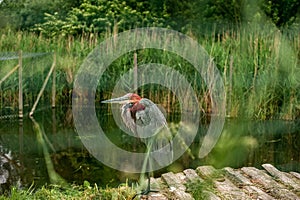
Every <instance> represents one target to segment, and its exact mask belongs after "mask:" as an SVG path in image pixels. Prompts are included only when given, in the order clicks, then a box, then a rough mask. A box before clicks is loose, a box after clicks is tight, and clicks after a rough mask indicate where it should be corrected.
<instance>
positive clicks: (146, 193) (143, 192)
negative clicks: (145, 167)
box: [141, 172, 159, 195]
mask: <svg viewBox="0 0 300 200" xmlns="http://www.w3.org/2000/svg"><path fill="white" fill-rule="evenodd" d="M147 178H148V184H147V189H146V190H144V191H142V192H141V195H148V194H149V193H150V192H159V191H158V190H151V188H150V186H151V184H150V172H148V173H147Z"/></svg>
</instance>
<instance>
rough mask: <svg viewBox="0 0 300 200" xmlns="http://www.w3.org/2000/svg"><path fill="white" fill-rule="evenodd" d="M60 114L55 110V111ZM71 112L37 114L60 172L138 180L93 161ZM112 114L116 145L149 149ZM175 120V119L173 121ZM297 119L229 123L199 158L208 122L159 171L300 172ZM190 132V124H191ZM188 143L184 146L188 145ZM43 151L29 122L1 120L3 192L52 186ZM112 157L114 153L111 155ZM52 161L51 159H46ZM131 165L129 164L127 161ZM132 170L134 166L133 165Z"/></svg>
mask: <svg viewBox="0 0 300 200" xmlns="http://www.w3.org/2000/svg"><path fill="white" fill-rule="evenodd" d="M54 111H55V112H54ZM71 113H72V112H71V110H70V108H65V107H63V108H57V109H56V110H52V109H49V110H43V111H42V112H37V113H36V115H35V120H36V122H37V123H38V124H39V125H40V127H41V129H42V131H43V132H44V136H43V138H44V140H45V144H46V146H47V149H48V153H49V156H50V159H51V161H52V163H53V167H54V170H55V172H56V173H58V175H59V176H61V177H62V178H63V179H65V180H66V181H68V182H70V183H78V184H82V183H83V181H84V180H88V181H89V182H91V183H97V184H98V185H99V186H102V187H105V186H107V185H108V186H117V185H118V184H119V183H121V182H125V181H126V180H128V181H129V183H131V182H134V181H137V180H138V178H139V174H128V173H127V174H126V173H122V172H119V171H117V170H113V169H111V168H109V167H106V166H105V165H103V164H102V163H100V162H99V161H97V160H96V159H95V158H93V157H92V156H91V155H90V154H89V153H88V151H87V150H86V149H85V147H84V146H83V145H82V143H81V140H80V139H79V137H78V135H77V133H76V131H75V130H74V127H73V123H72V115H71ZM106 113H107V112H106V110H104V111H103V110H101V109H99V110H98V113H97V115H98V116H101V118H100V117H99V121H100V123H101V126H105V128H106V131H107V133H106V135H107V137H108V138H109V139H110V140H111V141H113V143H114V144H116V145H118V146H119V147H121V148H124V149H128V150H131V151H141V152H143V151H144V150H145V147H144V146H143V144H141V143H139V142H138V141H137V140H136V139H135V138H133V137H131V136H128V135H127V134H125V133H123V132H122V131H120V129H119V128H118V127H117V125H116V124H115V122H114V119H113V117H112V116H111V115H107V114H106ZM171 119H172V120H171ZM168 120H169V126H170V128H171V129H172V130H173V131H174V130H176V129H177V128H178V126H179V125H178V123H177V122H178V121H179V119H176V116H169V119H168ZM299 127H300V126H299V123H298V122H292V121H280V120H277V121H242V120H237V119H235V120H233V119H230V120H227V122H226V124H225V127H224V130H223V133H222V135H221V137H220V140H219V141H218V143H217V145H216V146H215V148H214V149H213V151H212V152H211V153H210V154H209V155H208V156H207V157H205V158H203V159H197V155H198V153H199V147H200V145H201V142H202V139H203V136H204V135H205V133H206V131H207V124H205V123H204V124H202V125H201V126H200V128H199V130H198V135H197V137H196V140H195V142H194V143H193V144H192V145H191V146H190V149H189V151H187V152H186V153H185V154H184V155H183V156H181V157H180V158H179V159H178V160H177V161H176V162H175V163H173V164H172V165H170V166H168V167H166V168H165V169H161V170H159V171H157V172H156V173H155V176H159V174H160V173H163V172H166V171H173V172H178V171H181V170H183V169H186V168H196V167H197V166H199V165H206V164H211V165H213V166H215V167H217V168H221V167H225V166H230V167H235V168H236V167H242V166H255V167H260V165H261V164H262V163H272V164H274V165H275V166H276V167H278V168H279V169H281V170H284V171H285V170H286V171H297V172H299V171H300V140H299V139H300V138H299V137H300V128H299ZM187 128H188V126H187ZM182 145H184V144H182ZM44 152H45V151H44V150H43V147H42V146H41V145H40V143H39V141H38V140H37V134H36V132H35V131H34V129H33V122H32V121H31V120H30V119H29V118H24V119H23V121H22V122H21V123H20V121H19V120H12V119H11V120H1V121H0V186H1V187H0V193H3V192H4V191H5V190H7V189H9V187H10V186H11V185H14V186H16V187H29V186H30V185H31V184H32V183H33V182H34V184H35V185H36V187H39V186H41V185H43V184H45V183H50V178H49V175H48V170H47V165H46V164H45V163H46V160H45V156H44ZM108 156H109V155H108ZM46 159H47V158H46ZM124 164H125V163H124ZM127 164H128V167H130V164H133V163H127Z"/></svg>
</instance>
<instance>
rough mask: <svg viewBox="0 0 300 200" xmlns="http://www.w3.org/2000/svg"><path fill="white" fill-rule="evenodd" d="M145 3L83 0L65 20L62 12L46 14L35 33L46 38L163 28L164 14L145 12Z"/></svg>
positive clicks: (119, 0) (118, 0)
mask: <svg viewBox="0 0 300 200" xmlns="http://www.w3.org/2000/svg"><path fill="white" fill-rule="evenodd" d="M147 6H148V5H147V3H146V2H142V1H141V2H135V4H132V5H131V6H130V5H128V4H127V3H126V1H121V0H112V1H106V0H84V1H83V2H82V4H81V5H80V6H79V7H76V8H75V7H74V8H72V9H71V10H70V12H68V14H67V15H66V17H64V16H61V15H60V14H59V13H57V12H56V13H54V14H49V13H46V14H45V23H41V24H37V25H36V28H35V29H34V30H38V31H41V32H42V33H45V34H46V35H50V36H54V35H58V34H61V33H62V34H65V35H68V34H73V35H74V34H78V33H82V32H92V33H93V32H105V31H106V30H107V28H108V29H110V28H112V27H118V29H119V30H120V31H122V30H126V29H129V28H135V27H140V26H149V25H152V26H161V25H162V24H163V22H164V19H163V16H162V15H157V13H152V12H150V11H148V10H147V9H146V7H147Z"/></svg>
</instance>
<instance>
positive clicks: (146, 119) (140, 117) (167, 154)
mask: <svg viewBox="0 0 300 200" xmlns="http://www.w3.org/2000/svg"><path fill="white" fill-rule="evenodd" d="M139 103H140V104H142V105H143V106H144V107H145V109H144V110H140V111H138V112H137V113H136V130H137V134H138V136H139V137H140V138H142V139H143V140H144V141H145V143H147V144H146V145H147V146H148V148H151V149H150V150H151V154H152V155H153V158H154V159H155V161H156V162H158V164H160V165H161V166H166V165H168V164H170V163H172V161H173V143H172V134H171V132H170V130H169V128H168V126H167V121H166V118H165V116H164V115H163V113H162V112H161V111H160V109H159V108H158V107H157V106H156V105H155V104H154V103H153V102H152V101H150V100H149V99H146V98H143V99H141V100H140V102H139Z"/></svg>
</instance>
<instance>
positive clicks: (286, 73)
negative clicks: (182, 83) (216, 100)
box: [0, 27, 300, 120]
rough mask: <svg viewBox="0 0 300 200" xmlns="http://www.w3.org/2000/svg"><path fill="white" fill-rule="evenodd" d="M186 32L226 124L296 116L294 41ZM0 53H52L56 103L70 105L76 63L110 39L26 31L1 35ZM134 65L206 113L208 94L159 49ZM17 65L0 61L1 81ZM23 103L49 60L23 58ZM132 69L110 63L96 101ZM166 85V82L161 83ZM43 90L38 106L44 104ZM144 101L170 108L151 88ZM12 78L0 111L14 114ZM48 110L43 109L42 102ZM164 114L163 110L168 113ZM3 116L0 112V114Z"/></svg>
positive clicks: (127, 63) (164, 94)
mask: <svg viewBox="0 0 300 200" xmlns="http://www.w3.org/2000/svg"><path fill="white" fill-rule="evenodd" d="M204 32H205V31H203V34H201V33H198V34H193V33H191V32H189V33H187V34H188V35H189V36H191V37H192V38H194V39H195V40H197V41H198V42H199V43H200V44H201V45H202V47H203V48H204V49H205V50H206V51H207V52H208V54H209V55H210V56H211V57H212V58H213V60H214V62H215V64H216V65H217V67H218V69H219V71H220V73H221V75H222V78H223V81H224V85H225V89H226V109H227V111H226V112H227V115H228V116H229V117H243V118H251V119H262V120H263V119H287V120H293V119H296V118H299V116H300V93H299V86H300V64H299V57H300V36H299V34H296V33H282V32H280V31H278V30H276V29H271V30H264V29H263V28H261V27H244V28H235V29H230V30H228V29H227V30H212V31H210V32H209V34H208V33H207V32H205V33H204ZM0 34H1V37H0V43H1V47H0V52H2V53H4V52H17V51H19V50H20V49H21V50H22V51H23V52H55V53H56V54H57V73H56V76H57V77H56V80H57V99H56V101H57V103H59V104H64V105H65V104H67V105H70V104H71V95H72V84H73V81H74V77H75V75H76V72H77V70H78V68H79V67H80V65H81V63H82V62H83V60H84V58H85V57H86V56H87V55H88V53H89V52H91V51H92V50H93V48H94V47H96V46H97V45H98V44H99V43H100V42H101V41H103V40H104V39H105V38H107V37H108V36H110V35H112V34H111V33H104V34H98V33H90V34H82V35H79V36H63V35H61V36H57V37H55V38H47V37H44V36H43V35H36V34H35V33H30V32H13V31H11V30H9V29H7V30H2V31H1V33H0ZM137 54H138V63H139V64H145V63H149V62H152V63H162V64H165V65H167V66H171V67H173V68H174V69H176V70H177V71H179V72H180V73H181V74H183V75H184V76H186V77H187V80H188V81H189V82H190V83H191V85H192V87H193V88H194V90H195V91H196V93H197V95H198V100H199V102H200V106H201V108H200V109H201V110H202V111H203V112H206V113H209V112H210V109H211V100H210V94H209V91H208V90H207V88H206V86H205V84H204V83H203V80H202V79H201V76H199V74H198V73H196V72H195V70H193V67H192V66H191V65H190V64H189V63H188V62H187V61H185V60H183V59H182V58H180V57H178V56H176V55H174V54H171V53H168V52H162V51H159V50H153V49H144V50H139V51H137ZM16 62H17V60H4V61H0V64H1V73H0V78H2V77H3V76H4V75H5V74H6V73H7V72H8V71H9V70H10V69H12V68H13V67H14V66H15V65H16ZM23 63H24V76H23V84H24V102H25V106H28V107H30V106H31V105H32V104H33V102H34V100H35V98H36V96H37V93H38V91H39V89H40V88H41V86H42V84H43V79H44V77H45V76H46V74H47V71H48V70H49V68H50V66H51V63H52V56H51V54H49V55H47V56H42V57H34V58H27V59H24V62H23ZM132 66H133V52H130V53H127V54H125V55H123V56H122V57H120V58H119V59H117V60H116V61H115V62H114V63H112V65H111V66H110V67H109V69H108V70H107V71H106V72H105V73H104V75H103V77H102V79H101V80H100V82H99V87H98V88H97V90H98V91H97V95H96V99H104V98H108V96H109V95H110V93H111V91H112V88H114V85H115V83H116V81H117V80H118V78H119V77H120V75H121V74H124V73H125V72H127V71H128V70H129V69H131V68H132ZM166 78H168V79H169V77H166ZM50 92H51V84H48V86H47V88H46V92H45V94H44V96H43V99H42V101H44V102H45V103H46V104H47V102H49V101H50ZM140 92H141V93H142V94H143V95H144V96H146V97H148V98H151V99H153V100H154V101H156V102H161V104H163V105H166V106H168V105H169V107H170V106H171V107H172V106H176V105H177V104H178V102H177V101H176V98H175V97H174V96H173V94H172V93H171V91H168V90H166V89H164V88H160V87H158V86H145V87H143V88H142V89H141V91H140ZM17 93H18V83H17V73H15V74H13V75H12V76H11V77H10V78H9V79H7V80H6V81H5V82H3V83H2V85H1V93H0V95H1V98H0V107H1V109H2V110H3V109H4V108H9V109H10V110H13V112H16V108H17V105H18V102H17ZM49 105H50V103H49ZM169 110H170V109H167V111H169ZM2 113H3V112H2Z"/></svg>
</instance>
